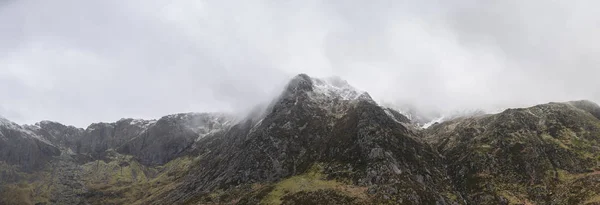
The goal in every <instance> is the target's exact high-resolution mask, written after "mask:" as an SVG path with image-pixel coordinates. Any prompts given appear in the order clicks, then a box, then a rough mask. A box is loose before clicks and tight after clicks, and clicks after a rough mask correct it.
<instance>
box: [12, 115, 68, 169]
mask: <svg viewBox="0 0 600 205" xmlns="http://www.w3.org/2000/svg"><path fill="white" fill-rule="evenodd" d="M59 154H60V151H59V149H58V148H57V147H55V146H54V145H52V144H51V143H50V142H49V141H48V140H46V139H44V138H43V137H41V136H39V135H37V134H35V133H33V132H31V131H30V130H28V129H26V128H24V127H22V126H20V125H17V124H15V123H13V122H11V121H8V120H7V119H4V118H1V117H0V159H1V161H4V162H5V163H7V164H9V165H15V166H18V167H19V168H20V169H22V170H23V171H26V172H30V171H33V170H35V169H38V168H40V167H43V166H44V165H45V163H46V162H48V161H49V160H50V159H51V158H52V156H58V155H59Z"/></svg>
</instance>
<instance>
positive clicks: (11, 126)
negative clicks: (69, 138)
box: [0, 117, 54, 146]
mask: <svg viewBox="0 0 600 205" xmlns="http://www.w3.org/2000/svg"><path fill="white" fill-rule="evenodd" d="M0 126H2V127H6V128H8V129H11V130H15V131H18V132H21V133H23V134H24V135H25V136H27V137H30V138H33V139H37V140H39V141H41V142H43V143H46V144H48V145H51V146H54V145H53V144H52V143H50V141H48V140H46V139H44V138H43V137H41V136H39V135H37V134H35V133H34V132H33V131H31V130H29V129H25V128H23V127H22V126H21V125H18V124H17V123H14V122H11V121H10V120H7V119H6V118H3V117H0Z"/></svg>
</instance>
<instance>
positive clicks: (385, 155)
mask: <svg viewBox="0 0 600 205" xmlns="http://www.w3.org/2000/svg"><path fill="white" fill-rule="evenodd" d="M232 116H234V115H230V114H222V113H183V114H175V115H169V116H165V117H162V118H160V119H158V120H140V119H121V120H119V121H117V122H113V123H95V124H92V125H90V126H89V127H87V128H86V129H82V128H76V127H72V126H65V125H62V124H60V123H57V122H51V121H44V122H40V123H36V124H35V125H25V126H21V125H17V124H15V123H12V122H10V121H9V120H6V119H3V118H1V119H0V204H440V205H443V204H600V200H599V199H600V195H599V193H600V191H599V190H600V174H599V173H600V107H599V106H598V105H597V104H595V103H593V102H589V101H574V102H566V103H549V104H543V105H538V106H534V107H530V108H520V109H508V110H506V111H504V112H501V113H498V114H493V115H492V114H481V113H480V114H476V115H467V116H462V117H453V118H448V119H447V120H445V121H444V122H440V123H436V124H432V125H431V126H429V127H428V128H426V129H423V128H420V124H419V123H421V122H415V121H414V120H411V118H409V117H407V116H405V115H403V114H401V113H400V112H398V111H396V110H395V109H391V108H388V107H383V106H380V105H378V104H377V103H376V102H375V101H374V100H373V99H371V97H370V96H369V94H368V93H366V92H363V91H360V90H358V89H356V88H354V87H352V86H351V85H349V84H348V83H347V82H346V81H344V80H342V79H340V78H312V77H310V76H308V75H306V74H300V75H297V76H295V77H294V78H292V79H291V80H290V82H289V83H288V84H287V85H286V87H285V88H284V89H283V92H282V93H281V94H280V95H279V96H278V97H277V98H275V99H273V101H272V102H271V103H270V104H269V106H267V108H266V109H264V110H262V111H261V112H257V113H253V114H251V115H249V116H247V117H245V118H239V117H238V118H234V117H232Z"/></svg>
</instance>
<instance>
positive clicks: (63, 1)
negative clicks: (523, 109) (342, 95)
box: [0, 0, 600, 127]
mask: <svg viewBox="0 0 600 205" xmlns="http://www.w3.org/2000/svg"><path fill="white" fill-rule="evenodd" d="M598 8H600V1H597V0H588V1H585V0H574V1H553V0H528V1H521V0H502V1H480V0H455V1H441V0H405V1H398V0H388V1H379V0H373V1H356V0H344V1H341V0H339V1H337V0H334V1H324V0H319V1H317V0H297V1H296V0H286V1H280V0H267V1H258V0H250V1H242V0H239V1H223V0H173V1H157V0H127V1H121V0H102V1H81V0H52V1H47V0H0V94H1V99H0V115H2V116H4V117H6V118H8V119H10V120H13V121H15V122H18V123H21V124H23V123H28V124H30V123H34V122H37V121H40V120H47V119H50V120H54V121H59V122H63V123H66V124H72V125H76V126H80V127H85V126H87V125H88V124H89V123H92V122H97V121H116V120H118V119H120V118H122V117H135V118H157V117H160V116H162V115H166V114H171V113H178V112H190V111H196V112H202V111H220V110H224V111H236V112H237V111H241V110H246V109H248V108H249V107H252V106H254V105H256V104H258V103H259V102H263V101H266V100H268V99H269V98H271V97H273V95H274V93H277V92H278V91H279V90H280V89H281V86H282V85H283V84H285V82H286V81H287V80H288V79H289V78H290V77H292V76H294V75H295V74H297V73H307V74H308V75H311V76H317V77H325V76H331V75H337V76H340V77H342V78H344V79H346V80H348V81H349V82H350V83H351V84H352V85H354V86H355V87H357V88H360V89H362V90H366V91H368V92H369V93H370V94H371V95H372V96H373V97H374V98H375V99H376V100H378V101H380V102H386V103H394V104H404V103H408V104H413V105H415V106H417V107H419V108H421V109H424V110H440V111H446V112H447V111H450V110H456V109H465V108H482V109H497V108H503V107H514V106H527V105H532V104H536V103H545V102H548V101H567V100H577V99H590V100H593V101H596V102H599V101H600V38H599V36H600V13H599V12H598Z"/></svg>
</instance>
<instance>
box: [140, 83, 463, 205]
mask: <svg viewBox="0 0 600 205" xmlns="http://www.w3.org/2000/svg"><path fill="white" fill-rule="evenodd" d="M396 114H397V113H396ZM197 149H198V152H199V153H200V155H202V156H203V157H202V159H201V160H200V161H199V164H198V165H197V166H196V167H195V169H193V170H192V171H190V173H189V175H188V176H186V177H185V181H186V183H183V184H182V185H181V186H180V187H178V190H179V191H173V192H170V193H168V194H166V195H164V196H159V197H157V198H152V199H150V201H153V203H154V204H165V203H167V204H173V203H174V204H179V203H192V204H194V203H206V202H207V201H205V200H207V198H208V196H210V193H212V192H214V191H216V190H228V191H230V189H231V188H234V187H240V186H244V185H252V184H253V185H258V184H260V185H264V186H266V187H263V188H262V189H259V190H258V193H255V194H249V195H246V196H243V198H244V200H242V201H244V202H245V203H251V202H252V201H254V202H252V203H258V202H260V201H262V202H263V203H268V200H269V199H265V198H264V197H265V196H267V195H269V194H272V192H273V190H271V191H269V189H274V187H276V186H277V184H278V183H279V182H281V180H282V179H286V178H289V177H292V176H297V175H303V174H306V173H309V172H311V170H312V172H316V173H319V174H322V178H320V179H319V180H326V181H331V182H344V183H345V184H346V185H347V186H358V187H364V188H365V191H366V189H369V193H370V194H371V195H370V196H369V197H370V198H372V199H374V200H378V201H379V202H381V203H392V204H394V203H405V204H432V203H433V204H435V203H439V204H446V203H449V201H451V200H452V199H450V198H451V197H448V196H449V195H454V194H453V193H452V191H451V187H450V186H449V185H450V184H449V181H446V180H445V179H446V177H445V171H444V168H443V166H441V161H440V160H441V157H440V156H439V155H438V154H437V153H436V151H435V150H433V149H432V148H431V147H429V146H428V145H427V144H425V143H424V142H423V141H422V140H421V139H419V138H418V137H416V134H415V133H412V132H411V131H409V130H408V129H406V128H405V127H404V126H403V125H402V124H401V123H399V122H398V121H397V120H396V119H395V118H392V117H391V116H390V115H389V114H388V113H386V109H384V108H382V107H380V106H378V105H377V104H376V103H375V102H374V101H373V100H372V99H371V98H370V97H369V95H368V94H367V93H364V92H360V91H357V90H355V89H353V88H351V86H349V85H347V83H345V82H340V81H339V80H332V81H330V80H322V79H314V78H310V77H309V76H307V75H303V74H302V75H298V76H296V77H295V78H294V79H292V81H291V82H290V83H289V85H288V86H287V87H286V89H285V91H284V92H283V93H282V95H281V96H280V97H279V98H278V99H277V100H276V101H275V102H274V103H273V104H272V105H271V106H270V107H269V109H268V110H267V111H266V115H265V116H264V118H263V119H262V120H260V121H258V122H254V121H252V120H251V119H248V120H246V121H244V122H242V123H240V124H237V125H235V126H233V127H232V129H230V130H228V131H227V132H223V133H220V134H218V135H214V136H212V137H208V138H206V139H204V140H201V141H199V145H198V148H197ZM315 167H317V168H315ZM315 169H316V170H317V171H315ZM250 191H252V190H250ZM275 191H276V190H275ZM313 191H314V190H313ZM260 192H266V193H267V195H264V196H256V195H262V194H261V193H260ZM291 194H292V195H293V194H294V193H291ZM203 195H204V196H206V197H204V198H203V197H201V196H203ZM309 195H310V194H309ZM198 196H200V197H198ZM287 196H290V195H289V194H288V195H287ZM239 197H242V196H239ZM248 198H252V200H248ZM288 198H290V197H288ZM291 198H294V197H291ZM163 200H164V201H163ZM211 200H214V199H211ZM230 200H240V199H235V196H232V197H229V198H225V199H220V203H225V202H227V201H230ZM274 200H276V201H279V200H284V202H285V199H283V198H275V199H274ZM323 200H325V199H323ZM289 203H292V202H289ZM323 203H327V202H323Z"/></svg>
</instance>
